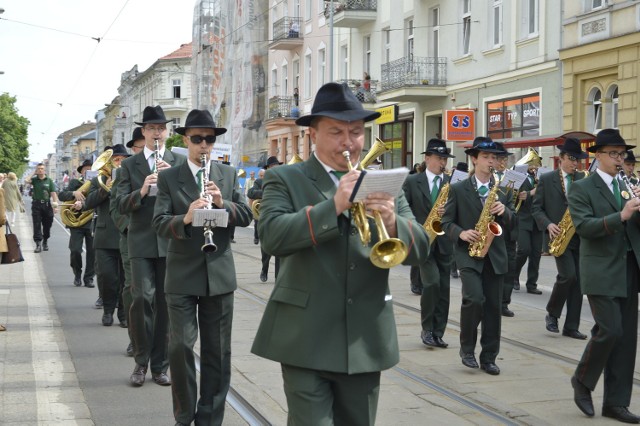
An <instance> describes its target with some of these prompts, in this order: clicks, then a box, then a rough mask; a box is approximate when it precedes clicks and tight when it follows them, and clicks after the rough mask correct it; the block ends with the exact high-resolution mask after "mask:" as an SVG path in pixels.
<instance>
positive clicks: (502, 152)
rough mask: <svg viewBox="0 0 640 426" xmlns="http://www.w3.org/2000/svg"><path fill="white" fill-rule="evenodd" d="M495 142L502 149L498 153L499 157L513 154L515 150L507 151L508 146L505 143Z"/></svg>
mask: <svg viewBox="0 0 640 426" xmlns="http://www.w3.org/2000/svg"><path fill="white" fill-rule="evenodd" d="M495 144H496V146H497V147H498V149H499V150H500V152H499V153H498V154H496V155H497V156H498V157H508V156H510V155H513V152H509V151H507V148H505V147H504V144H503V143H502V142H496V143H495Z"/></svg>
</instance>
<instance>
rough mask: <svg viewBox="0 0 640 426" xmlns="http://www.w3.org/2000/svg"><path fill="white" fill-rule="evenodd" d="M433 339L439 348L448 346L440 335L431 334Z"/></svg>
mask: <svg viewBox="0 0 640 426" xmlns="http://www.w3.org/2000/svg"><path fill="white" fill-rule="evenodd" d="M433 341H434V342H436V346H437V347H439V348H447V347H449V344H448V343H447V342H445V341H444V340H442V337H440V336H433Z"/></svg>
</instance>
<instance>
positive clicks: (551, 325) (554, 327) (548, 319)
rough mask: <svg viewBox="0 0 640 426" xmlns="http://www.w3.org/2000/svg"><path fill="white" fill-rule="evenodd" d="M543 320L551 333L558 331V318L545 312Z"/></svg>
mask: <svg viewBox="0 0 640 426" xmlns="http://www.w3.org/2000/svg"><path fill="white" fill-rule="evenodd" d="M544 322H545V325H546V326H547V330H548V331H550V332H552V333H560V330H559V329H558V318H556V317H554V316H553V315H549V314H547V315H546V316H545V317H544Z"/></svg>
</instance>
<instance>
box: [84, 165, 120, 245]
mask: <svg viewBox="0 0 640 426" xmlns="http://www.w3.org/2000/svg"><path fill="white" fill-rule="evenodd" d="M110 194H111V193H110V192H107V191H105V190H104V189H103V188H102V187H101V186H100V185H99V184H98V178H97V177H94V178H93V179H91V187H90V188H89V194H87V197H86V199H85V201H84V209H85V210H88V209H94V213H96V214H97V218H96V231H95V236H94V238H93V247H94V248H97V249H115V250H119V249H120V234H119V232H118V228H116V225H115V224H114V223H113V219H111V215H110V214H109V204H110V203H109V202H110Z"/></svg>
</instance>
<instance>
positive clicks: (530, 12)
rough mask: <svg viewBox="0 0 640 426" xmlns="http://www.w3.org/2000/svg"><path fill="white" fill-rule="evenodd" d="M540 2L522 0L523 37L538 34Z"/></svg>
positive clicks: (521, 27)
mask: <svg viewBox="0 0 640 426" xmlns="http://www.w3.org/2000/svg"><path fill="white" fill-rule="evenodd" d="M538 2H539V0H522V4H521V10H522V19H521V26H520V37H521V38H527V37H529V36H532V35H537V34H538V10H539V9H538Z"/></svg>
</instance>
